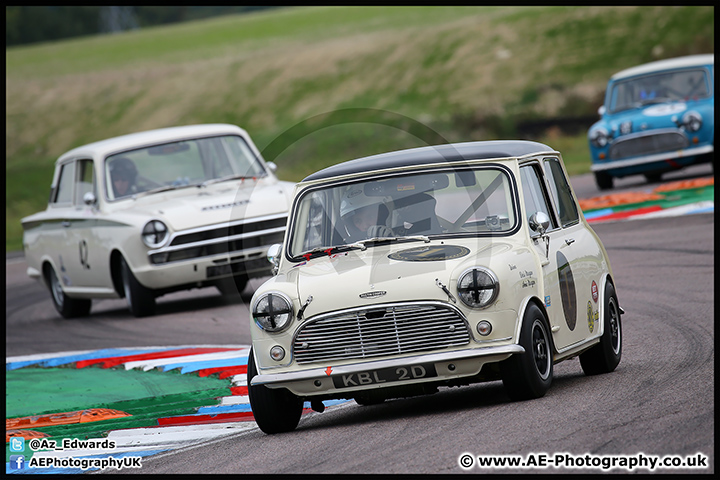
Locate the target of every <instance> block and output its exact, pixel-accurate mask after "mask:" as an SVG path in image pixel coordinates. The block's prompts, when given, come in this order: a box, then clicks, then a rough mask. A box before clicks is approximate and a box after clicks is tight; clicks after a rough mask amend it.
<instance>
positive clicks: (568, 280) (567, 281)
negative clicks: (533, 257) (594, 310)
mask: <svg viewBox="0 0 720 480" xmlns="http://www.w3.org/2000/svg"><path fill="white" fill-rule="evenodd" d="M557 264H558V277H559V280H560V298H561V300H562V306H563V313H564V314H565V322H566V323H567V326H568V328H570V331H573V330H575V323H576V322H577V295H576V293H575V279H574V278H573V274H572V270H571V269H570V262H568V259H567V258H565V255H563V254H562V253H560V252H557Z"/></svg>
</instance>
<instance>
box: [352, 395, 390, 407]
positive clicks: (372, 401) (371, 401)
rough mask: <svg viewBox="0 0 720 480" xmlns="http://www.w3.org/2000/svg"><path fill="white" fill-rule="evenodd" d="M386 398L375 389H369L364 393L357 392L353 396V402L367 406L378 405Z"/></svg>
mask: <svg viewBox="0 0 720 480" xmlns="http://www.w3.org/2000/svg"><path fill="white" fill-rule="evenodd" d="M385 400H386V398H385V397H384V396H382V395H380V393H379V392H377V391H370V392H366V393H358V394H357V395H356V396H355V403H357V404H358V405H362V406H363V407H367V406H370V405H380V404H381V403H384V402H385Z"/></svg>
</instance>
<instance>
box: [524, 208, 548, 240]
mask: <svg viewBox="0 0 720 480" xmlns="http://www.w3.org/2000/svg"><path fill="white" fill-rule="evenodd" d="M528 222H529V224H530V229H531V230H532V231H533V232H536V233H537V234H538V235H545V232H547V229H548V227H549V226H550V217H548V216H547V213H545V212H535V213H533V214H532V215H530V219H529V220H528Z"/></svg>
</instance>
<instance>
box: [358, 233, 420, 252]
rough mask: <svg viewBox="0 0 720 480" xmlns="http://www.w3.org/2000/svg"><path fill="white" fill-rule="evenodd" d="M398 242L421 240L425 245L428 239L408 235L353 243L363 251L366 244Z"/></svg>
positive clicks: (373, 238) (375, 238) (374, 238)
mask: <svg viewBox="0 0 720 480" xmlns="http://www.w3.org/2000/svg"><path fill="white" fill-rule="evenodd" d="M399 240H403V241H404V240H408V241H411V242H412V241H417V240H422V241H423V242H425V243H429V242H430V237H427V236H425V235H408V236H406V237H372V238H368V239H365V240H360V241H358V242H355V244H360V245H362V248H361V249H362V250H365V249H366V248H367V244H368V243H379V242H395V241H399Z"/></svg>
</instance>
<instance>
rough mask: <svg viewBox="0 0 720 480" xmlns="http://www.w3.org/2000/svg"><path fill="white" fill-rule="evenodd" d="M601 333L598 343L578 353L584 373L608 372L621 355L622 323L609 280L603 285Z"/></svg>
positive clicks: (613, 368)
mask: <svg viewBox="0 0 720 480" xmlns="http://www.w3.org/2000/svg"><path fill="white" fill-rule="evenodd" d="M603 329H604V331H603V334H602V337H600V343H598V344H597V345H595V346H594V347H592V348H591V349H590V350H588V351H587V352H585V353H582V354H580V366H581V367H582V369H583V372H585V375H597V374H600V373H610V372H612V371H613V370H615V367H617V366H618V364H619V363H620V358H621V357H622V323H621V322H620V307H618V300H617V296H616V295H615V288H613V286H612V284H611V283H610V282H608V283H607V285H605V309H604V313H603Z"/></svg>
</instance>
